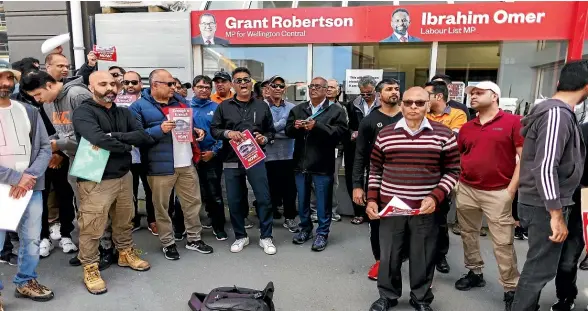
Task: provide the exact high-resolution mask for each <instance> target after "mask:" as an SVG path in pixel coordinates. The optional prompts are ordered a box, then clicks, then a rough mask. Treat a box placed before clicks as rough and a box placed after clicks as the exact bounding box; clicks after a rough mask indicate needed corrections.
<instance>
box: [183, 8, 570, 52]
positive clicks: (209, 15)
mask: <svg viewBox="0 0 588 311" xmlns="http://www.w3.org/2000/svg"><path fill="white" fill-rule="evenodd" d="M575 5H576V3H575V2H538V1H537V2H522V1H521V2H519V1H517V2H509V3H504V2H487V3H482V2H480V3H463V4H430V5H405V6H376V7H349V8H303V9H302V8H301V9H263V10H231V11H224V10H218V11H216V10H215V11H193V12H192V43H193V44H195V45H200V44H202V45H225V46H226V45H233V44H257V45H260V44H297V43H368V42H384V43H388V42H390V43H392V42H431V41H508V40H511V41H515V40H562V39H569V37H570V35H571V34H570V32H571V29H572V23H574V18H573V17H574V16H575V14H574V7H575Z"/></svg>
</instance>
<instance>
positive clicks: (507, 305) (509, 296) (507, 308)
mask: <svg viewBox="0 0 588 311" xmlns="http://www.w3.org/2000/svg"><path fill="white" fill-rule="evenodd" d="M514 295H515V292H514V291H510V292H506V293H504V311H511V309H512V302H513V301H514ZM551 310H552V311H553V309H551Z"/></svg>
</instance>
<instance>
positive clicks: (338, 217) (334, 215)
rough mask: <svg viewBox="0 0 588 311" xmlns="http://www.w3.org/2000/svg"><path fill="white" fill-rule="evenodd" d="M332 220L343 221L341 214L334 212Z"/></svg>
mask: <svg viewBox="0 0 588 311" xmlns="http://www.w3.org/2000/svg"><path fill="white" fill-rule="evenodd" d="M331 220H332V221H341V215H339V214H337V213H333V215H332V216H331Z"/></svg>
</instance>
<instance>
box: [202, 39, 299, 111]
mask: <svg viewBox="0 0 588 311" xmlns="http://www.w3.org/2000/svg"><path fill="white" fill-rule="evenodd" d="M307 51H308V46H306V45H304V46H251V47H250V46H241V47H206V48H204V49H203V62H204V64H203V66H202V68H203V74H205V75H208V76H209V77H212V76H214V72H215V71H218V70H220V69H221V68H222V69H224V70H225V71H227V72H231V71H233V69H235V68H236V67H247V68H249V70H250V71H251V75H252V78H253V79H254V80H255V81H256V82H257V81H263V80H265V79H267V78H269V77H271V76H273V75H277V74H279V75H281V76H283V77H284V79H286V84H287V85H288V87H287V89H286V95H285V96H286V99H288V100H289V101H291V102H300V101H303V100H306V93H307V92H306V91H305V88H306V84H307V81H306V69H307V61H308V60H307V54H308V53H307Z"/></svg>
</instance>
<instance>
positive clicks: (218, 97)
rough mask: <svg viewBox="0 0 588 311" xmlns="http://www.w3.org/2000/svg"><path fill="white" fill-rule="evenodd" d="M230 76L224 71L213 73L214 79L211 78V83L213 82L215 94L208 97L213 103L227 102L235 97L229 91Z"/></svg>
mask: <svg viewBox="0 0 588 311" xmlns="http://www.w3.org/2000/svg"><path fill="white" fill-rule="evenodd" d="M231 80H232V79H231V75H229V73H228V72H226V71H224V70H222V69H221V70H220V71H217V72H215V73H214V78H212V82H214V87H215V90H216V92H215V93H214V94H212V95H210V100H212V101H213V102H215V103H217V104H220V103H222V102H223V100H227V99H229V98H231V97H233V96H234V95H235V93H233V92H232V91H231Z"/></svg>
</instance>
